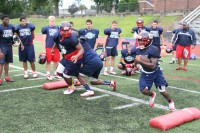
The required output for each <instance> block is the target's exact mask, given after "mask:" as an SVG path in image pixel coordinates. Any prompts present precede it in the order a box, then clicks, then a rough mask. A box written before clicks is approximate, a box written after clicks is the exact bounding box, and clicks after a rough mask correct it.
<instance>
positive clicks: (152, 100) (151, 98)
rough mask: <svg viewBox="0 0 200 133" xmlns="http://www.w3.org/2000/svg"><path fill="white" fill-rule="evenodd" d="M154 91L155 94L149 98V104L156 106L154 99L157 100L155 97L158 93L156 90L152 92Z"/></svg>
mask: <svg viewBox="0 0 200 133" xmlns="http://www.w3.org/2000/svg"><path fill="white" fill-rule="evenodd" d="M152 93H153V95H152V96H151V97H150V99H149V106H150V107H153V106H154V101H155V98H156V93H155V92H152Z"/></svg>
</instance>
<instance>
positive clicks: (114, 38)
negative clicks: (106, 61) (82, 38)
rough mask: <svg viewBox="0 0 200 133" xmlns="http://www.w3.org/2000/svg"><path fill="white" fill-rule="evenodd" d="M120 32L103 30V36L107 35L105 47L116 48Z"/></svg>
mask: <svg viewBox="0 0 200 133" xmlns="http://www.w3.org/2000/svg"><path fill="white" fill-rule="evenodd" d="M121 32H122V30H121V29H120V28H116V29H114V30H113V29H111V28H107V29H105V30H104V34H105V35H108V39H107V41H106V47H116V46H117V44H118V41H119V37H120V33H121Z"/></svg>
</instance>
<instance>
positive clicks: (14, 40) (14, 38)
mask: <svg viewBox="0 0 200 133" xmlns="http://www.w3.org/2000/svg"><path fill="white" fill-rule="evenodd" d="M12 39H13V42H14V43H13V46H14V47H19V45H20V44H21V42H20V40H19V37H18V36H17V35H13V38H12Z"/></svg>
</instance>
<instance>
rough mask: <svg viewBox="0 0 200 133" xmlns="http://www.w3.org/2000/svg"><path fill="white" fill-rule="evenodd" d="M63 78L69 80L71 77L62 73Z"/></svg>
mask: <svg viewBox="0 0 200 133" xmlns="http://www.w3.org/2000/svg"><path fill="white" fill-rule="evenodd" d="M63 77H65V78H67V79H69V78H71V76H69V75H66V74H64V73H63Z"/></svg>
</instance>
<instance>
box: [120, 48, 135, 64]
mask: <svg viewBox="0 0 200 133" xmlns="http://www.w3.org/2000/svg"><path fill="white" fill-rule="evenodd" d="M121 54H122V58H124V61H125V63H127V64H130V63H134V58H135V53H133V52H130V53H128V50H127V49H123V50H121Z"/></svg>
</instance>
